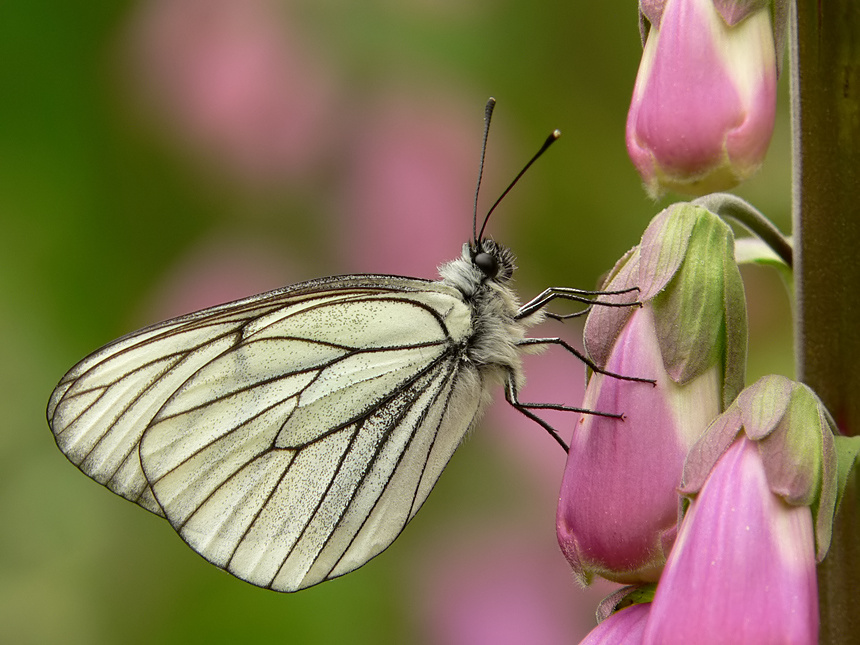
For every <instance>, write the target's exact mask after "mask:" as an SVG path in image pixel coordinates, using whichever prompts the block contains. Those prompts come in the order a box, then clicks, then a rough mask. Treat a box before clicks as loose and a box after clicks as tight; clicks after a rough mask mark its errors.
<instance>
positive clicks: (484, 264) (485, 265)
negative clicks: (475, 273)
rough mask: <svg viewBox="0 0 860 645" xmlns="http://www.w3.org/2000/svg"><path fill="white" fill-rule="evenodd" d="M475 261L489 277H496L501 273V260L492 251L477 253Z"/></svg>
mask: <svg viewBox="0 0 860 645" xmlns="http://www.w3.org/2000/svg"><path fill="white" fill-rule="evenodd" d="M473 262H474V263H475V266H476V267H478V268H479V269H480V270H481V272H482V273H483V274H484V275H485V276H487V277H488V278H495V277H496V275H497V274H498V273H499V261H498V260H497V259H496V256H494V255H492V254H490V253H485V252H483V251H482V252H480V253H476V254H475V258H474V260H473Z"/></svg>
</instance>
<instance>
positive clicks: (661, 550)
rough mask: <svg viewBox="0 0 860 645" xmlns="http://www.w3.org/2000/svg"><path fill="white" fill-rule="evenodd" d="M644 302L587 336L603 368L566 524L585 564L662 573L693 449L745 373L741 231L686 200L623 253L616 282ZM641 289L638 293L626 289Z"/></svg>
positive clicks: (563, 539) (643, 576) (602, 315)
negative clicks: (737, 250)
mask: <svg viewBox="0 0 860 645" xmlns="http://www.w3.org/2000/svg"><path fill="white" fill-rule="evenodd" d="M634 286H635V287H637V288H638V292H636V297H637V298H638V300H640V301H641V302H643V303H644V305H643V306H642V307H641V308H635V307H595V308H594V309H593V310H592V312H591V314H589V317H588V321H587V322H586V325H585V346H586V348H587V350H588V353H589V355H590V356H591V358H592V359H594V361H595V362H596V364H597V365H599V366H600V367H601V368H603V369H605V370H608V371H610V372H613V373H615V374H623V375H626V376H633V377H639V378H649V379H654V380H655V381H656V385H655V386H652V385H651V384H649V383H641V382H631V381H629V380H623V379H619V378H615V377H612V376H605V375H602V374H599V373H596V374H594V375H593V376H592V377H591V379H590V380H589V382H588V386H587V388H586V392H585V400H584V401H583V405H582V407H583V408H586V409H589V410H596V411H600V412H608V413H613V414H623V415H624V419H623V420H620V419H615V418H607V417H604V416H597V415H583V417H582V418H581V419H580V421H579V423H578V424H577V425H576V427H575V429H574V433H573V438H572V441H571V444H570V452H569V454H568V461H567V466H566V467H565V472H564V477H563V479H562V484H561V492H560V495H559V504H558V512H557V515H556V531H557V536H558V541H559V545H560V546H561V549H562V552H563V553H564V554H565V556H566V557H567V559H568V561H569V562H570V565H571V567H572V568H573V570H574V573H575V574H576V575H577V577H579V578H580V580H581V581H583V582H585V583H587V582H589V581H590V579H591V577H592V576H593V575H594V574H597V575H600V576H603V577H605V578H608V579H610V580H614V581H617V582H626V583H639V582H653V581H655V580H656V579H657V578H658V577H659V575H660V571H661V569H662V566H663V564H664V563H665V561H666V557H667V555H668V552H669V548H670V547H671V545H672V542H673V541H674V539H675V534H676V526H677V519H678V504H679V495H678V486H679V485H680V484H681V474H682V469H683V466H684V460H685V458H686V455H687V452H688V450H689V449H690V447H691V446H692V445H693V444H694V443H695V442H696V441H697V440H698V438H699V437H700V436H701V434H702V433H703V432H704V431H705V429H706V428H707V427H708V424H709V423H710V422H711V420H712V419H714V418H715V417H716V416H717V415H718V414H719V413H720V411H721V410H722V408H723V406H724V405H725V404H726V403H727V402H729V401H731V400H732V399H734V397H735V395H736V394H737V392H738V391H739V390H740V387H741V384H742V383H743V371H744V363H745V350H746V307H745V301H744V294H743V287H742V284H741V278H740V274H739V272H738V268H737V265H736V264H735V261H734V246H733V236H732V233H731V229H730V228H729V227H728V226H727V225H726V224H725V223H724V222H722V221H721V220H720V219H719V218H718V217H716V216H715V215H713V214H712V213H710V212H709V211H707V210H705V209H704V208H701V207H698V206H695V205H692V204H675V205H673V206H671V207H669V208H667V209H666V210H665V211H663V212H662V213H660V214H659V215H658V216H657V217H655V218H654V220H653V221H652V222H651V224H650V225H649V226H648V229H647V230H646V231H645V233H644V235H643V236H642V242H641V243H640V244H639V246H637V247H636V248H634V249H633V250H632V251H631V252H630V253H629V254H627V255H626V256H625V257H624V258H622V259H621V260H620V261H619V262H618V264H617V265H616V267H615V269H613V272H612V274H611V277H610V281H609V283H608V284H607V285H606V288H608V289H625V288H629V287H634ZM627 295H628V296H630V297H631V298H632V297H634V296H633V295H632V294H627Z"/></svg>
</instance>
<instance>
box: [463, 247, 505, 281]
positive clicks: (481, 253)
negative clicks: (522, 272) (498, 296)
mask: <svg viewBox="0 0 860 645" xmlns="http://www.w3.org/2000/svg"><path fill="white" fill-rule="evenodd" d="M469 255H470V259H471V262H472V266H474V267H475V268H477V269H478V271H480V272H481V273H482V274H483V275H484V279H485V280H494V281H496V282H508V281H509V280H510V279H511V277H512V276H513V274H514V269H515V268H516V266H515V265H514V254H513V253H512V252H511V250H510V249H508V248H507V247H505V246H502V245H501V244H497V243H496V242H495V241H494V240H487V239H484V240H480V241H479V242H477V243H476V244H475V245H470V246H469Z"/></svg>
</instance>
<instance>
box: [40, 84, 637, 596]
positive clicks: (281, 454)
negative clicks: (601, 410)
mask: <svg viewBox="0 0 860 645" xmlns="http://www.w3.org/2000/svg"><path fill="white" fill-rule="evenodd" d="M493 104H494V102H493V101H492V100H491V102H490V103H488V104H487V110H486V113H485V129H484V147H483V149H485V148H486V138H487V130H488V128H489V122H490V117H491V114H492V107H493ZM557 136H558V132H557V131H556V132H555V133H553V135H552V136H551V137H550V138H549V139H547V142H546V143H545V144H544V147H542V148H541V151H540V152H539V153H538V154H537V155H535V156H534V157H533V158H532V160H531V161H530V162H529V164H527V165H526V167H525V168H524V169H523V171H522V172H521V173H520V174H519V175H518V176H517V179H519V177H520V176H521V175H522V174H523V172H525V170H526V169H527V168H528V166H529V165H531V163H532V162H534V160H535V159H537V157H538V156H540V154H541V153H542V152H543V151H544V150H545V149H546V148H547V147H548V146H549V144H550V143H551V142H552V141H554V140H555V138H557ZM483 158H484V154H483V152H482V156H481V159H482V161H481V169H482V170H483ZM517 179H515V180H514V182H512V184H511V186H510V187H512V186H513V184H514V183H516V181H517ZM479 186H480V178H479ZM510 187H509V188H508V190H510ZM505 192H507V191H505ZM503 196H504V195H503ZM500 200H501V198H500ZM476 202H477V196H476ZM496 203H497V204H498V202H496ZM494 208H495V206H494ZM476 212H477V210H476ZM490 212H492V209H491V211H490ZM487 217H489V214H488V215H487ZM475 222H476V220H475ZM484 226H486V219H485V221H484ZM475 228H477V226H476V225H475V226H474V227H473V230H474V229H475ZM513 272H514V256H513V254H512V253H511V252H510V251H509V250H508V249H507V248H506V247H504V246H502V245H501V244H498V243H496V242H495V241H493V240H491V239H485V238H484V229H483V227H482V229H481V232H480V234H479V233H477V232H474V235H473V239H472V240H471V241H470V242H469V243H467V244H465V245H464V246H463V250H462V254H461V256H460V257H459V258H457V259H455V260H453V261H451V262H449V263H447V264H445V265H443V266H442V267H440V270H439V273H440V279H439V280H437V281H430V280H424V279H418V278H408V277H399V276H392V275H350V276H339V277H331V278H322V279H319V280H312V281H309V282H304V283H301V284H297V285H294V286H289V287H285V288H282V289H278V290H275V291H270V292H268V293H263V294H260V295H256V296H252V297H249V298H245V299H243V300H238V301H236V302H231V303H228V304H224V305H220V306H215V307H211V308H209V309H205V310H202V311H199V312H196V313H192V314H189V315H185V316H181V317H178V318H174V319H172V320H168V321H165V322H161V323H158V324H155V325H152V326H150V327H146V328H144V329H141V330H139V331H136V332H133V333H131V334H128V335H127V336H124V337H122V338H120V339H118V340H115V341H113V342H112V343H109V344H108V345H106V346H104V347H102V348H101V349H99V350H98V351H96V352H94V353H93V354H91V355H90V356H88V357H86V358H84V359H83V360H82V361H80V362H79V363H78V364H77V365H75V366H74V367H73V368H72V369H71V370H69V372H68V373H67V374H66V375H65V376H64V377H63V378H62V380H61V381H60V382H59V384H58V385H57V387H56V389H55V390H54V392H53V394H52V395H51V398H50V401H49V403H48V408H47V417H48V423H49V425H50V427H51V430H52V431H53V433H54V437H55V440H56V442H57V445H58V446H59V448H60V450H62V452H63V453H64V454H65V455H66V457H68V459H69V460H70V461H71V462H72V463H74V464H75V465H76V466H77V467H78V468H79V469H80V470H81V471H83V472H84V473H85V474H87V475H88V476H89V477H91V478H92V479H94V480H96V481H97V482H99V483H100V484H103V485H104V486H106V487H107V488H109V489H110V490H111V491H113V492H114V493H116V494H118V495H121V496H122V497H125V498H126V499H128V500H131V501H133V502H135V503H137V504H139V505H140V506H142V507H143V508H145V509H147V510H149V511H151V512H153V513H155V514H156V515H160V516H162V517H164V518H166V519H167V521H168V522H170V524H171V526H172V527H173V528H174V529H175V530H176V532H177V533H178V534H179V535H180V536H181V537H182V539H183V540H184V541H185V542H186V543H187V544H188V545H189V546H190V547H191V548H192V549H194V550H195V551H196V552H197V553H199V554H200V555H201V556H203V557H204V558H205V559H206V560H208V561H209V562H211V563H212V564H214V565H216V566H218V567H220V568H222V569H224V570H226V571H228V572H229V573H231V574H233V575H234V576H236V577H238V578H241V579H243V580H246V581H248V582H250V583H252V584H254V585H258V586H260V587H266V588H269V589H274V590H277V591H287V592H289V591H296V590H299V589H303V588H306V587H309V586H311V585H315V584H317V583H319V582H323V581H325V580H328V579H331V578H335V577H338V576H340V575H343V574H345V573H348V572H350V571H352V570H354V569H356V568H358V567H360V566H361V565H362V564H364V563H365V562H367V561H368V560H370V559H371V558H373V557H374V556H376V555H377V554H379V553H380V552H381V551H383V550H384V549H385V548H386V547H388V546H389V545H390V544H391V543H392V542H393V541H394V539H395V538H396V537H397V536H398V535H399V534H400V532H401V531H402V530H403V528H404V527H405V526H406V524H407V523H408V522H409V521H410V520H411V519H412V518H413V517H414V516H415V514H416V513H417V512H418V509H419V508H420V507H421V505H422V504H423V503H424V501H425V499H426V498H427V496H428V494H429V493H430V491H431V489H432V488H433V486H434V484H435V483H436V481H437V479H438V478H439V476H440V475H441V473H442V470H443V469H444V468H445V465H446V464H447V463H448V460H449V459H450V458H451V455H452V453H453V452H454V450H455V449H456V448H457V446H458V444H459V443H460V441H461V440H462V439H463V437H464V436H465V435H466V434H467V432H468V431H469V429H470V428H471V427H472V426H473V425H474V424H475V422H476V420H477V419H478V418H479V417H480V415H481V412H482V411H483V410H484V408H485V407H486V405H487V404H488V403H489V400H490V392H491V389H492V388H493V386H494V385H496V384H501V385H502V386H503V387H504V391H505V396H506V398H507V400H508V401H509V402H510V403H511V404H512V405H514V406H515V407H516V408H517V409H518V410H520V411H521V412H523V413H524V414H525V415H526V416H529V417H530V418H532V419H534V420H535V421H537V422H538V423H540V424H541V425H542V426H543V427H545V428H547V430H549V431H550V432H551V433H552V434H553V435H554V436H555V438H556V439H557V440H558V441H559V442H560V443H562V445H564V444H563V442H562V441H561V439H559V438H558V435H557V434H556V433H555V431H554V430H553V429H552V428H551V426H549V424H547V423H546V422H545V421H543V420H542V419H540V417H538V416H537V415H536V414H535V413H534V412H533V410H536V409H547V408H549V409H560V410H579V409H578V408H572V407H568V406H563V405H555V404H548V403H534V404H529V403H523V402H521V401H519V399H518V390H519V387H520V385H521V383H522V382H523V374H522V366H521V355H522V353H523V352H526V351H530V350H534V349H537V348H539V347H540V346H542V345H546V344H549V343H555V344H560V345H563V346H565V347H566V348H567V349H568V350H569V351H572V352H574V353H576V354H577V355H580V354H579V353H578V352H577V351H576V350H575V349H574V348H573V347H571V346H570V345H567V343H565V342H564V341H562V340H561V339H558V338H526V337H525V333H526V330H527V328H528V327H529V326H531V325H533V324H536V323H538V322H540V321H541V320H543V319H544V317H545V314H544V311H543V308H544V306H545V305H546V304H547V303H549V302H551V301H552V300H554V299H557V298H561V299H570V300H576V301H583V302H586V303H590V304H594V302H595V301H594V300H593V299H592V298H593V297H594V296H595V295H599V294H601V293H602V292H593V291H581V290H576V289H565V288H560V289H548V290H546V291H544V292H543V293H542V294H541V295H540V296H538V297H537V298H535V299H534V300H532V301H530V302H529V303H527V304H525V305H522V306H520V304H519V302H518V300H517V297H516V295H515V293H514V291H513V290H512V288H511V279H512V276H513ZM628 291H630V290H628ZM600 304H610V306H612V304H615V305H617V303H600ZM589 306H590V305H589ZM550 315H552V316H554V317H557V318H564V317H566V316H558V315H553V314H550ZM571 315H573V314H571ZM580 357H582V356H581V355H580ZM582 358H584V357H582ZM585 360H587V359H585ZM591 367H592V369H598V368H596V366H594V365H591ZM598 371H602V370H599V369H598ZM634 380H637V379H634ZM608 416H615V415H608Z"/></svg>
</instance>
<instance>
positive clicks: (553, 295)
mask: <svg viewBox="0 0 860 645" xmlns="http://www.w3.org/2000/svg"><path fill="white" fill-rule="evenodd" d="M633 291H639V287H630V288H629V289H621V290H618V291H588V290H586V289H574V288H572V287H550V288H549V289H545V290H544V291H543V292H542V293H541V294H540V295H538V296H537V297H536V298H532V299H531V300H530V301H529V302H527V303H526V304H524V305H523V306H522V307H520V310H519V311H518V312H517V315H516V316H514V319H515V320H522V319H523V318H527V317H528V316H531V315H532V314H533V313H535V312H536V311H538V310H540V309H543V308H544V307H545V306H546V305H547V304H549V303H550V302H552V301H553V300H556V299H561V300H572V301H574V302H582V303H585V304H587V305H589V306H588V307H586V308H585V309H584V310H583V311H578V312H576V313H573V314H567V315H558V314H553V313H549V312H547V315H548V316H549V317H550V318H555V319H556V320H564V319H566V318H575V317H577V316H582V315H584V314H586V313H588V311H589V310H590V308H591V306H592V305H604V306H606V307H638V306H641V305H642V303H640V302H638V301H632V302H607V301H605V300H594V299H593V298H592V296H616V295H621V294H625V293H631V292H633Z"/></svg>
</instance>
